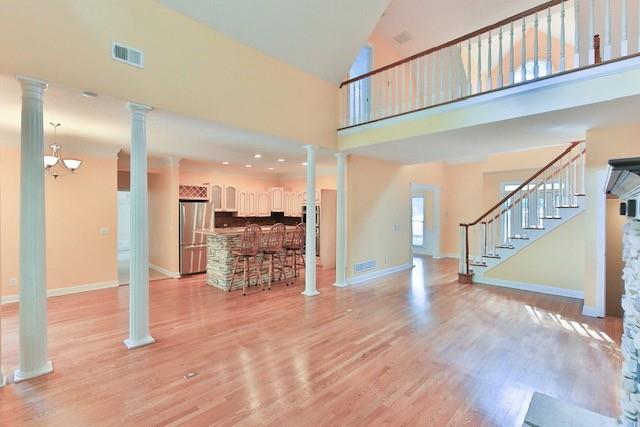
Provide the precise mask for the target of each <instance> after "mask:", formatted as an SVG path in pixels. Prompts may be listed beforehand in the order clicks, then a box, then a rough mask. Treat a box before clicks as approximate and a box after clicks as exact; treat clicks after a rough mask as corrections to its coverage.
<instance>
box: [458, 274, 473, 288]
mask: <svg viewBox="0 0 640 427" xmlns="http://www.w3.org/2000/svg"><path fill="white" fill-rule="evenodd" d="M458 283H461V284H463V285H471V284H473V273H469V274H466V273H458Z"/></svg>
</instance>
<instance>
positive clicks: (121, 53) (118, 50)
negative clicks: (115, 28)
mask: <svg viewBox="0 0 640 427" xmlns="http://www.w3.org/2000/svg"><path fill="white" fill-rule="evenodd" d="M111 57H112V58H113V59H115V60H116V61H120V62H124V63H125V64H129V65H133V66H134V67H138V68H144V53H142V51H141V50H138V49H134V48H132V47H129V46H125V45H123V44H122V43H116V42H113V43H112V44H111Z"/></svg>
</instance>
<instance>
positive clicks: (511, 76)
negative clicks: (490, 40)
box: [509, 22, 515, 85]
mask: <svg viewBox="0 0 640 427" xmlns="http://www.w3.org/2000/svg"><path fill="white" fill-rule="evenodd" d="M514 53H515V48H514V44H513V22H512V23H511V25H510V26H509V84H510V85H512V84H513V83H514V78H515V69H514V65H513V56H514Z"/></svg>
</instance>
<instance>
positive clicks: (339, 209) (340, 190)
mask: <svg viewBox="0 0 640 427" xmlns="http://www.w3.org/2000/svg"><path fill="white" fill-rule="evenodd" d="M336 159H337V162H336V163H337V165H336V166H337V172H336V175H337V176H336V190H337V192H336V193H337V194H336V283H335V284H334V285H333V286H335V287H337V288H344V287H345V286H348V284H347V279H346V273H347V204H346V188H345V173H346V163H347V155H346V154H345V153H336Z"/></svg>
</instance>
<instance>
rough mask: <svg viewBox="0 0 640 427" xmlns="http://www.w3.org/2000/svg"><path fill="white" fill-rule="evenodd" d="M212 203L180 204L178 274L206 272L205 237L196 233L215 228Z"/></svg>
mask: <svg viewBox="0 0 640 427" xmlns="http://www.w3.org/2000/svg"><path fill="white" fill-rule="evenodd" d="M214 220H215V211H214V209H213V203H206V202H180V248H179V250H180V274H182V275H184V274H195V273H202V272H204V271H206V270H207V236H205V235H204V234H200V233H196V232H195V230H197V229H201V228H214V227H215V221H214Z"/></svg>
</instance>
